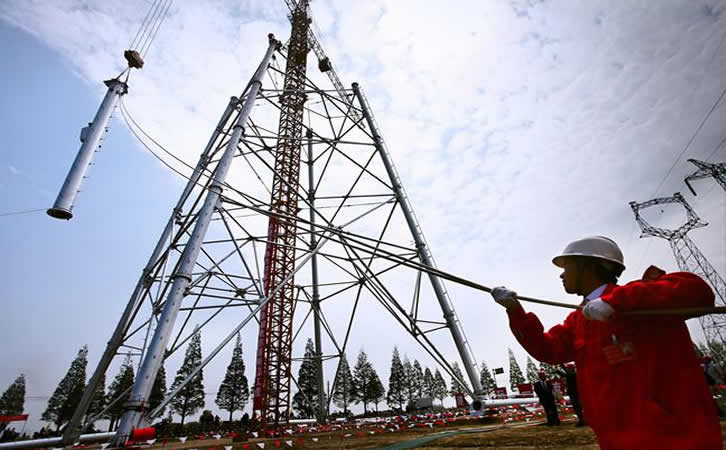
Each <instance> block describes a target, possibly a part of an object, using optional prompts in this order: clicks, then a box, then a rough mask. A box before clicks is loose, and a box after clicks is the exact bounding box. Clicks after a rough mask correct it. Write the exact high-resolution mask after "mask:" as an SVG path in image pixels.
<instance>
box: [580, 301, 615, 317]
mask: <svg viewBox="0 0 726 450" xmlns="http://www.w3.org/2000/svg"><path fill="white" fill-rule="evenodd" d="M582 314H583V315H584V316H585V318H586V319H589V320H599V321H600V322H607V321H608V320H610V319H612V318H613V316H614V315H615V310H614V309H613V307H612V306H610V305H608V304H607V303H606V302H604V301H602V300H601V299H599V298H596V299H595V300H590V301H589V302H587V304H586V305H585V307H584V308H582Z"/></svg>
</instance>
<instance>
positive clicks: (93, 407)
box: [86, 373, 106, 422]
mask: <svg viewBox="0 0 726 450" xmlns="http://www.w3.org/2000/svg"><path fill="white" fill-rule="evenodd" d="M105 407H106V374H105V373H104V374H103V375H101V379H100V380H99V381H98V387H97V388H96V393H95V394H93V399H92V400H91V404H90V405H89V406H88V411H87V412H86V419H91V418H92V417H95V416H97V415H98V414H100V413H101V412H102V411H103V408H105ZM98 419H100V417H98ZM94 422H95V421H94Z"/></svg>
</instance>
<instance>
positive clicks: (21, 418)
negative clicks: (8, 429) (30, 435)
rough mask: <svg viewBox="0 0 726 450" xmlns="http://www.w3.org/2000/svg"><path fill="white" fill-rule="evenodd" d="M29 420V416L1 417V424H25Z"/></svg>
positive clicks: (12, 415)
mask: <svg viewBox="0 0 726 450" xmlns="http://www.w3.org/2000/svg"><path fill="white" fill-rule="evenodd" d="M26 420H28V415H27V414H11V415H7V416H0V422H24V421H26Z"/></svg>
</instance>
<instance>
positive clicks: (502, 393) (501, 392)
mask: <svg viewBox="0 0 726 450" xmlns="http://www.w3.org/2000/svg"><path fill="white" fill-rule="evenodd" d="M494 398H507V388H506V387H498V388H494Z"/></svg>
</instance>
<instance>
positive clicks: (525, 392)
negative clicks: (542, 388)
mask: <svg viewBox="0 0 726 450" xmlns="http://www.w3.org/2000/svg"><path fill="white" fill-rule="evenodd" d="M517 390H518V391H519V395H521V396H523V397H534V390H533V389H532V383H522V384H518V385H517Z"/></svg>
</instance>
